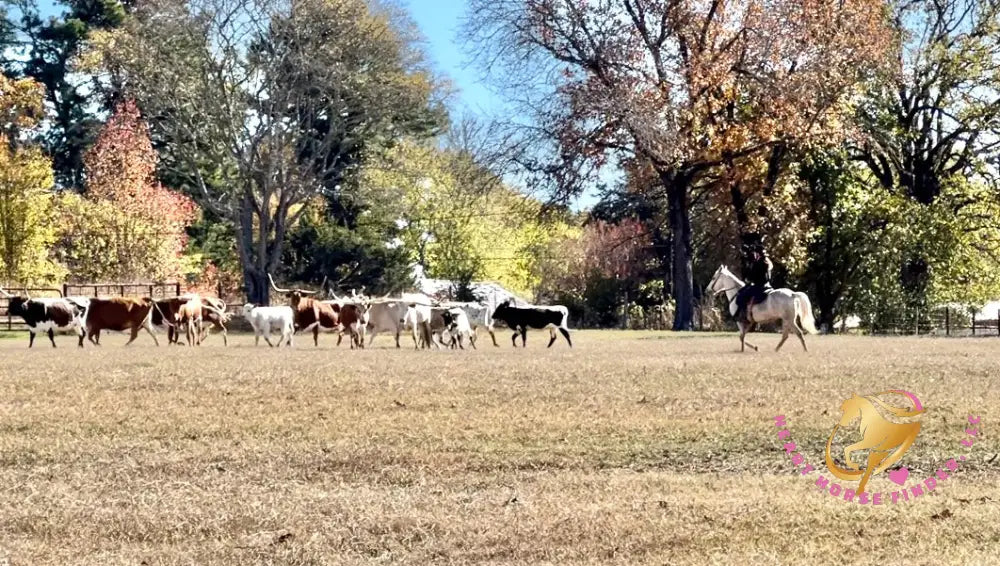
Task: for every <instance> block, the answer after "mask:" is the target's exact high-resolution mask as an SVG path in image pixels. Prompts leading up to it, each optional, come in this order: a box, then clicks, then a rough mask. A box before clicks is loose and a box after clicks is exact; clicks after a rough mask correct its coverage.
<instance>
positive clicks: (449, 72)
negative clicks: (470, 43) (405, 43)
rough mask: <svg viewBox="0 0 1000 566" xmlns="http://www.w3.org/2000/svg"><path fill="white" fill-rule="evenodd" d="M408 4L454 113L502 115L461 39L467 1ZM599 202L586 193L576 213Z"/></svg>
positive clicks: (613, 175)
mask: <svg viewBox="0 0 1000 566" xmlns="http://www.w3.org/2000/svg"><path fill="white" fill-rule="evenodd" d="M405 3H406V5H407V7H408V8H409V10H410V16H411V17H412V18H413V20H414V21H415V22H416V23H417V25H418V26H419V27H420V30H421V32H422V33H423V35H424V37H425V38H426V41H427V44H426V51H427V57H428V58H429V59H430V61H431V63H432V64H433V68H434V70H435V71H437V72H438V73H439V74H440V75H441V76H444V77H446V78H448V79H449V80H450V81H451V83H452V86H453V87H454V88H455V90H456V91H457V92H456V93H455V100H454V101H452V104H451V107H452V110H455V111H458V112H459V113H461V112H463V111H469V112H471V113H472V114H479V115H496V114H499V113H500V112H501V111H502V110H503V108H504V102H503V98H502V97H501V96H500V95H498V94H496V93H495V92H493V90H491V89H490V88H489V87H488V86H487V85H486V84H484V81H483V80H482V72H481V71H480V70H479V69H478V68H476V66H475V65H473V64H472V62H471V61H470V57H469V56H468V55H467V54H466V51H467V49H466V47H465V46H464V45H462V42H461V41H460V40H459V38H458V32H459V27H460V26H461V24H462V18H463V17H464V16H465V10H466V7H467V2H466V0H405ZM618 174H619V173H618V171H617V170H609V171H606V172H603V173H602V175H601V178H602V181H604V182H605V183H608V184H613V183H615V182H616V180H617V176H618ZM597 201H598V195H597V194H596V193H595V192H594V191H587V192H586V193H585V194H584V195H582V196H581V197H580V198H578V199H576V201H575V202H573V203H572V205H573V208H575V209H586V208H590V207H592V206H594V205H595V204H596V203H597Z"/></svg>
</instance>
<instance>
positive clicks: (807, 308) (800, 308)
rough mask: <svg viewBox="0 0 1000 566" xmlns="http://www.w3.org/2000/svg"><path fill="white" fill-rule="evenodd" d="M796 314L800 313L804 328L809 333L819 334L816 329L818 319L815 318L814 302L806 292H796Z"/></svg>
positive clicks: (800, 320)
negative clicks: (810, 300)
mask: <svg viewBox="0 0 1000 566" xmlns="http://www.w3.org/2000/svg"><path fill="white" fill-rule="evenodd" d="M795 314H797V315H799V322H800V324H801V325H802V330H805V331H806V332H807V333H809V334H819V331H818V330H816V319H814V318H813V309H812V303H811V302H809V297H807V296H806V294H805V293H795Z"/></svg>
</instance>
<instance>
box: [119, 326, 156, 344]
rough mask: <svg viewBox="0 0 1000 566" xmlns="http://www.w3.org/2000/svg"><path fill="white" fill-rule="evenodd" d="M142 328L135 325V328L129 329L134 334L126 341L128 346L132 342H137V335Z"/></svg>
mask: <svg viewBox="0 0 1000 566" xmlns="http://www.w3.org/2000/svg"><path fill="white" fill-rule="evenodd" d="M140 328H141V327H139V326H135V327H133V328H131V329H129V332H131V333H132V335H131V337H130V338H129V339H128V342H126V343H125V345H126V346H128V345H129V344H131V343H132V342H135V339H136V338H137V337H138V336H139V330H140ZM157 345H159V344H157Z"/></svg>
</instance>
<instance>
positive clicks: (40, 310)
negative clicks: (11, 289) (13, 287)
mask: <svg viewBox="0 0 1000 566" xmlns="http://www.w3.org/2000/svg"><path fill="white" fill-rule="evenodd" d="M0 295H3V296H4V297H7V298H8V299H9V303H8V305H7V311H8V312H9V313H10V314H12V315H14V316H19V317H21V318H23V319H24V323H25V324H26V325H27V326H28V335H29V338H28V347H29V348H31V347H32V346H34V345H35V334H37V333H39V332H47V333H48V335H49V341H50V342H52V347H53V348H55V347H56V339H55V335H54V332H53V331H54V330H56V329H59V330H65V329H68V328H75V329H76V331H77V335H78V336H79V338H80V342H79V346H80V347H81V348H82V347H83V337H84V335H85V332H84V330H83V315H84V313H85V312H86V310H87V304H88V303H89V301H88V300H87V299H84V298H72V299H71V298H58V299H32V298H31V297H15V296H13V295H11V294H10V293H8V292H6V291H4V290H3V289H0Z"/></svg>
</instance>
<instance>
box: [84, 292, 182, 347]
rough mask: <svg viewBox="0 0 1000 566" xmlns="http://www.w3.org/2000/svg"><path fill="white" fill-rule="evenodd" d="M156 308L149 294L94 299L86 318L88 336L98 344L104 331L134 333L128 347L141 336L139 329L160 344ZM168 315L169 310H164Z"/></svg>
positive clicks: (91, 301) (91, 300) (85, 326)
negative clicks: (154, 322) (137, 296)
mask: <svg viewBox="0 0 1000 566" xmlns="http://www.w3.org/2000/svg"><path fill="white" fill-rule="evenodd" d="M154 308H155V303H154V302H153V299H151V298H149V297H143V298H133V297H113V298H97V299H90V306H89V307H88V308H87V315H86V318H85V320H84V328H86V331H87V338H89V339H90V341H91V342H93V343H94V344H95V345H100V342H101V331H102V330H113V331H115V332H124V331H126V330H128V331H130V332H131V336H130V337H129V340H128V342H127V343H126V344H125V345H126V346H128V345H129V344H131V343H132V342H135V339H136V337H138V336H139V331H140V330H142V329H145V330H146V332H148V333H149V335H150V336H152V337H153V342H154V343H155V344H156V345H157V346H159V345H160V341H159V340H157V339H156V334H155V333H154V332H153V317H152V313H153V310H154ZM161 314H165V313H161Z"/></svg>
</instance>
